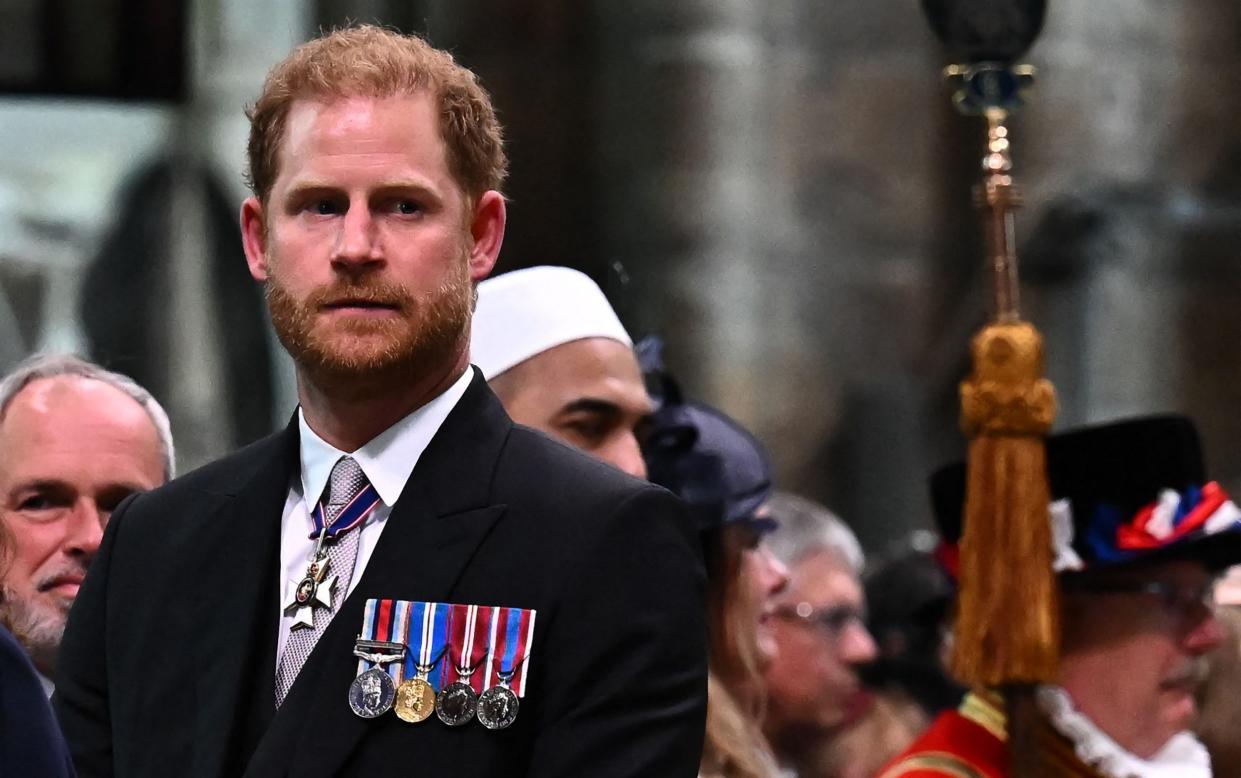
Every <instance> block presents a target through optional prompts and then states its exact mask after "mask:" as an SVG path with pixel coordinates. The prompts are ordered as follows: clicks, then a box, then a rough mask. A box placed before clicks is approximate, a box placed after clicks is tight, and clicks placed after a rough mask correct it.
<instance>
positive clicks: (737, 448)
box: [637, 338, 776, 532]
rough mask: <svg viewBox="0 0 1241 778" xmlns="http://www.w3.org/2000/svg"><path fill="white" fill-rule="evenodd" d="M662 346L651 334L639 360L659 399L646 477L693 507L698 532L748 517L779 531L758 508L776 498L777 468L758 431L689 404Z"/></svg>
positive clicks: (760, 526)
mask: <svg viewBox="0 0 1241 778" xmlns="http://www.w3.org/2000/svg"><path fill="white" fill-rule="evenodd" d="M661 349H662V344H661V343H660V342H659V341H658V339H655V338H648V339H646V340H644V341H643V342H641V343H639V344H638V346H637V351H638V360H639V362H640V363H641V365H642V370H643V373H644V374H645V375H646V376H647V380H648V389H649V391H650V393H651V396H652V399H654V401H655V403H656V411H655V413H654V414H653V415H652V417H651V426H650V429H649V433H648V435H647V438H646V443H645V445H644V446H643V456H644V457H645V459H646V469H647V478H649V479H650V481H651V482H652V483H655V484H659V485H660V486H662V487H664V488H665V489H668V490H669V491H671V492H672V493H673V494H676V495H677V496H678V497H680V498H681V499H682V500H684V501H685V502H686V504H688V505H689V507H690V511H691V513H692V514H693V515H694V519H695V521H696V523H697V525H698V528H699V530H700V531H703V532H705V531H708V530H711V529H715V528H718V527H720V526H723V525H724V524H727V523H731V522H746V523H748V524H750V525H752V526H753V527H754V529H756V530H758V531H759V532H767V531H770V530H772V529H775V527H776V522H775V521H774V520H773V519H771V518H766V517H762V516H760V515H758V514H759V508H760V507H761V506H762V505H763V504H764V503H766V502H767V500H768V498H770V496H771V491H772V483H771V481H772V479H771V465H770V463H769V462H768V459H767V452H766V451H765V450H764V448H763V446H762V444H761V443H759V442H758V441H757V440H756V439H755V438H754V436H753V435H751V434H750V433H749V432H747V431H746V430H745V429H744V428H743V427H742V426H741V425H739V424H738V423H737V422H735V421H733V420H732V419H730V418H729V417H728V416H726V415H725V414H724V413H722V412H721V411H719V410H717V409H715V408H712V407H711V406H709V405H706V404H704V403H698V402H692V401H687V400H686V399H685V397H684V396H683V395H682V393H681V388H680V386H679V385H678V384H677V383H676V381H675V380H674V379H673V378H672V377H671V376H670V375H668V373H667V371H666V370H665V369H664V366H663V358H662V354H661Z"/></svg>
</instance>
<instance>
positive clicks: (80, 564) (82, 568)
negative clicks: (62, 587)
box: [34, 559, 90, 592]
mask: <svg viewBox="0 0 1241 778" xmlns="http://www.w3.org/2000/svg"><path fill="white" fill-rule="evenodd" d="M89 565H90V562H89V561H86V560H74V559H69V560H66V561H64V562H62V563H59V564H57V565H56V566H55V567H54V568H52V569H51V570H48V571H47V572H43V573H40V574H39V577H38V578H36V579H35V581H34V586H35V590H36V591H40V592H46V591H47V590H48V589H51V588H52V587H53V586H56V585H57V584H59V583H61V582H62V581H63V580H64V579H66V578H82V577H83V576H85V575H86V568H87V567H88V566H89Z"/></svg>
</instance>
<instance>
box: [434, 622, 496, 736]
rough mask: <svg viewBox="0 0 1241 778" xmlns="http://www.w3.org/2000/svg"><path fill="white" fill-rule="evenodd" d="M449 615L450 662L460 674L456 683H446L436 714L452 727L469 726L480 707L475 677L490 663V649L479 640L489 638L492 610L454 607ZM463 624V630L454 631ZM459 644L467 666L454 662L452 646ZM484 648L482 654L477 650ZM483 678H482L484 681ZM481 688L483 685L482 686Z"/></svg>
mask: <svg viewBox="0 0 1241 778" xmlns="http://www.w3.org/2000/svg"><path fill="white" fill-rule="evenodd" d="M451 608H452V610H451V612H450V614H449V629H448V639H449V641H450V642H449V644H448V645H449V646H450V648H449V650H448V659H449V660H450V662H451V666H452V669H453V670H454V671H455V673H456V680H455V681H453V682H452V683H449V684H446V685H445V686H444V688H443V689H441V690H440V693H439V694H437V695H436V696H435V715H436V716H437V717H438V718H439V720H440V721H442V722H444V723H445V724H447V725H448V726H450V727H460V726H463V725H465V724H469V723H470V721H471V720H472V719H473V718H474V712H475V710H477V708H478V692H476V691H475V690H474V674H475V672H477V671H478V669H479V668H480V667H481V666H482V664H483V663H484V662H485V661H487V654H488V652H489V649H490V646H489V645H487V644H485V643H483V641H482V640H477V639H476V638H477V637H478V636H479V635H483V636H486V635H487V634H488V629H489V625H490V621H491V618H490V617H491V612H492V609H491V608H483V609H480V608H479V607H478V606H477V605H453V606H451ZM458 625H459V629H454V627H457V626H458ZM456 644H459V645H460V646H461V648H460V649H459V651H460V654H459V656H460V659H461V660H462V662H463V663H464V664H458V663H456V662H452V661H451V660H452V649H451V646H453V645H456ZM479 646H481V648H482V651H481V652H479V651H478V650H477V648H478V647H479ZM481 680H482V679H479V681H480V682H481ZM479 686H480V687H481V683H479Z"/></svg>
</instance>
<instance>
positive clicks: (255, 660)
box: [190, 417, 297, 776]
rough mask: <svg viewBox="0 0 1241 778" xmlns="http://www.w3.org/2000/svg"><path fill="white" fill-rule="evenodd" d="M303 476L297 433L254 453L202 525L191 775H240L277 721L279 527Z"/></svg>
mask: <svg viewBox="0 0 1241 778" xmlns="http://www.w3.org/2000/svg"><path fill="white" fill-rule="evenodd" d="M296 467H297V425H296V417H295V420H294V422H293V423H291V424H290V425H289V427H288V428H286V429H285V430H284V431H283V432H281V433H279V434H277V435H274V436H272V437H271V438H268V439H267V440H265V441H262V442H260V443H258V444H256V445H255V449H254V451H253V455H252V456H250V457H247V458H244V459H242V460H241V462H240V463H239V467H238V477H237V482H238V484H239V485H240V486H239V488H238V490H237V492H236V493H235V494H233V495H219V496H213V497H215V499H219V500H221V504H220V505H219V506H218V507H217V508H215V510H214V513H213V514H212V515H211V516H210V517H209V518H208V519H207V520H206V521H205V522H204V530H203V533H202V538H201V540H200V549H201V553H200V554H199V555H198V558H199V559H200V560H202V562H201V568H200V569H199V570H198V571H196V574H195V575H194V578H193V580H195V581H197V582H199V587H198V588H197V589H196V590H195V592H194V595H195V596H194V601H195V602H194V607H195V609H196V610H195V611H194V612H196V613H198V614H201V616H202V619H201V622H200V624H201V626H200V629H199V632H198V634H197V639H196V641H195V644H194V647H195V679H194V684H195V686H196V690H197V695H196V702H197V706H198V711H197V717H196V721H195V741H196V743H197V749H196V750H195V754H194V769H193V770H191V771H190V773H191V774H193V775H203V776H208V775H210V776H216V775H235V774H236V773H237V770H238V769H239V767H240V765H241V764H244V759H245V756H246V754H247V752H248V751H249V749H250V748H251V747H252V745H253V744H254V743H255V742H256V741H257V740H258V737H259V734H260V733H261V732H262V730H263V729H265V728H266V726H267V723H268V721H269V719H270V718H271V715H272V713H273V712H274V705H275V703H274V699H275V691H274V685H275V653H276V644H275V632H276V625H275V623H274V619H275V615H276V613H277V608H278V607H279V599H278V597H279V595H278V592H277V588H278V584H277V581H276V575H277V570H278V568H279V560H280V553H279V546H280V517H281V515H282V512H283V508H284V503H285V500H286V498H287V496H288V492H289V479H290V478H291V476H292V473H293V471H294V468H296Z"/></svg>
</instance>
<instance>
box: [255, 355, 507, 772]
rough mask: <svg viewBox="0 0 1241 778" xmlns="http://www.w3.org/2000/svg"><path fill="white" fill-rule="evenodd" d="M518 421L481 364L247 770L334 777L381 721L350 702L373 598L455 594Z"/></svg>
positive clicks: (492, 519) (488, 517)
mask: <svg viewBox="0 0 1241 778" xmlns="http://www.w3.org/2000/svg"><path fill="white" fill-rule="evenodd" d="M511 429H512V422H511V421H510V420H509V418H508V416H507V415H506V414H505V413H504V409H503V408H502V407H501V406H500V403H499V401H498V400H496V398H495V395H493V394H492V393H491V390H490V389H488V388H487V386H486V383H485V382H484V381H483V380H482V377H481V376H480V375H479V374H478V373H477V372H476V373H475V375H474V378H473V380H472V381H471V383H470V386H469V388H468V389H467V390H466V392H465V394H464V395H463V396H462V398H461V400H460V401H459V402H458V403H457V406H456V408H454V409H453V411H452V413H450V414H449V415H448V418H447V419H445V421H444V424H443V425H442V426H441V427H440V429H439V431H438V432H437V433H436V435H435V437H434V438H433V439H432V441H431V443H430V445H428V446H427V449H426V451H425V452H424V453H423V454H422V456H421V457H420V458H419V460H418V464H417V466H416V467H415V468H414V471H413V474H412V475H411V476H410V480H409V482H408V483H407V484H406V486H405V489H404V490H403V491H402V492H401V497H400V499H399V500H398V501H397V504H396V505H395V506H393V510H392V515H391V516H389V518H388V521H387V525H386V526H385V527H384V531H383V535H382V536H381V537H380V539H379V543H378V544H377V545H376V547H375V550H374V552H373V553H372V555H371V558H370V560H369V561H368V562H367V566H366V569H365V571H364V572H363V574H362V577H361V579H360V580H359V581H358V585H357V587H356V588H355V589H354V591H353V592H352V593H351V594H350V595H349V598H348V599H347V600H345V602H344V604H343V605H342V606H341V609H340V611H339V612H338V613H337V615H336V617H335V618H334V619H333V620H332V623H331V625H329V626H328V628H327V630H326V631H325V632H324V633H323V637H322V638H320V640H319V643H318V644H317V645H316V646H315V650H314V651H313V652H312V653H311V655H310V658H309V659H307V661H306V664H305V665H304V666H303V667H302V671H301V673H299V675H298V679H297V681H296V682H295V683H294V685H293V687H292V689H290V691H289V696H288V698H287V699H286V700H285V703H284V705H282V706H281V709H280V711H279V713H277V715H276V717H275V719H274V720H273V722H272V727H271V730H270V731H269V732H268V735H267V737H266V738H264V741H263V743H262V745H261V747H260V752H259V754H257V755H256V758H255V761H253V762H252V763H251V765H250V768H249V772H248V774H251V775H266V774H269V773H270V772H271V771H272V768H273V767H275V766H276V765H287V768H288V771H289V772H290V773H291V774H293V775H298V776H319V775H322V776H328V775H334V774H336V773H337V772H338V771H339V769H340V767H341V765H342V764H343V763H344V761H345V760H346V759H347V758H348V756H349V753H350V752H351V751H352V750H353V749H354V747H356V746H357V744H358V743H359V741H360V740H361V739H362V738H363V737H364V736H365V735H366V733H367V731H368V729H369V727H371V726H374V725H375V724H376V722H370V721H367V720H365V719H361V718H359V717H357V716H355V715H354V714H353V712H352V711H351V710H350V709H349V705H348V702H347V694H348V690H349V684H350V683H351V682H352V681H353V678H354V676H355V675H356V670H357V660H356V659H355V658H354V657H353V644H354V640H355V639H356V637H357V634H358V632H359V631H360V629H361V626H362V612H363V608H364V606H365V603H366V600H367V599H369V598H372V597H374V598H392V599H403V600H426V601H444V600H447V599H448V597H449V596H450V594H451V592H452V590H453V588H454V587H455V585H456V583H457V581H458V580H459V579H460V577H461V574H462V573H463V572H464V571H465V570H466V568H467V567H468V566H469V562H470V560H471V559H472V558H473V556H474V553H475V551H476V550H477V549H478V546H479V545H480V544H481V543H482V542H483V540H484V539H485V538H486V537H487V535H488V534H489V533H490V532H491V529H492V527H493V526H494V525H495V523H496V522H497V521H498V520H499V518H500V517H501V515H502V514H503V513H504V506H502V505H491V504H490V503H489V494H490V486H491V480H492V475H493V471H494V469H495V466H496V462H497V460H498V458H499V453H500V450H501V448H502V447H503V445H504V441H505V439H506V438H507V436H508V433H509V431H510V430H511ZM290 753H292V754H293V756H292V758H291V759H290V758H289V756H288V755H289V754H290Z"/></svg>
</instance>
